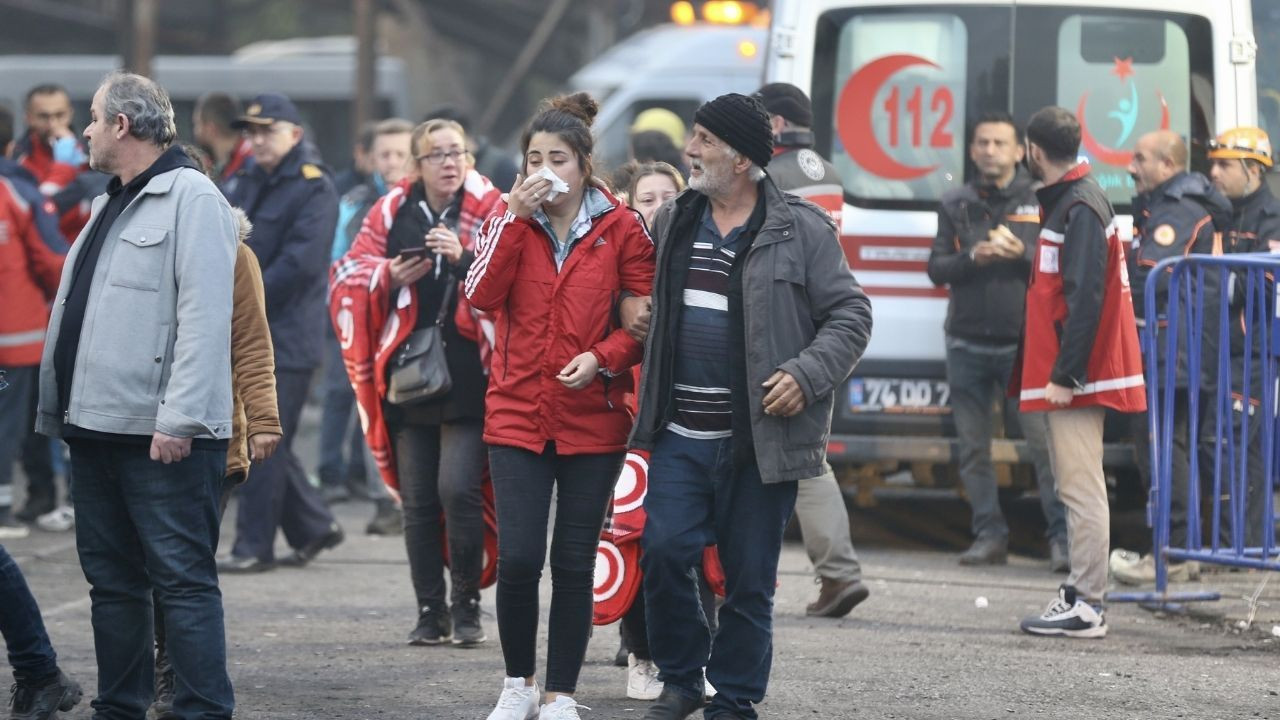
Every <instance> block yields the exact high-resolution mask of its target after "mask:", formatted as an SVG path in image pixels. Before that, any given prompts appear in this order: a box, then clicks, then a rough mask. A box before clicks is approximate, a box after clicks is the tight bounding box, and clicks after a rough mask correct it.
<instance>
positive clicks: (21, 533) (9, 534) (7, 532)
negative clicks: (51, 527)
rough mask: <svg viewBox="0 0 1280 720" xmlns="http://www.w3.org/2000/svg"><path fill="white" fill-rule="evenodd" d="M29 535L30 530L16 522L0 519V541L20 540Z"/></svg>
mask: <svg viewBox="0 0 1280 720" xmlns="http://www.w3.org/2000/svg"><path fill="white" fill-rule="evenodd" d="M30 534H31V528H29V527H27V526H26V525H23V524H22V523H20V522H18V521H17V520H13V519H10V518H8V517H0V540H20V539H22V538H24V537H26V536H28V535H30Z"/></svg>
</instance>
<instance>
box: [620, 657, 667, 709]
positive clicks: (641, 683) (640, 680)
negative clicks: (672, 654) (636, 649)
mask: <svg viewBox="0 0 1280 720" xmlns="http://www.w3.org/2000/svg"><path fill="white" fill-rule="evenodd" d="M661 694H662V681H661V680H659V679H658V668H657V667H656V666H655V665H654V664H653V661H652V660H641V659H639V658H637V657H636V655H635V653H630V654H628V655H627V697H629V698H631V699H632V700H657V699H658V696H659V695H661Z"/></svg>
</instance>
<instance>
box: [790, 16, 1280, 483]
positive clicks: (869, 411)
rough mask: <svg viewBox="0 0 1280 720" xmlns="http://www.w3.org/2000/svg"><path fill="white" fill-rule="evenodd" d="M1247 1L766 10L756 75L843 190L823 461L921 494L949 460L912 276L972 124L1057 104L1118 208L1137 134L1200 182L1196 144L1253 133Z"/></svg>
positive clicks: (930, 338)
mask: <svg viewBox="0 0 1280 720" xmlns="http://www.w3.org/2000/svg"><path fill="white" fill-rule="evenodd" d="M1256 4H1257V6H1258V7H1257V8H1256V9H1252V10H1253V12H1252V13H1251V7H1250V3H1249V2H1248V0H1129V1H1127V2H1126V1H1122V0H1071V1H1068V0H1016V2H1015V1H1013V0H949V1H939V0H897V1H896V2H884V1H883V0H880V1H875V0H777V1H776V2H775V3H774V6H773V26H772V30H771V32H772V35H771V38H770V47H769V52H768V53H767V57H766V60H765V63H766V77H767V79H768V80H770V81H785V82H790V83H794V84H795V85H798V86H799V87H801V88H803V89H805V90H806V91H808V92H809V94H810V96H811V97H812V98H813V114H814V117H815V118H816V120H815V127H814V131H815V135H816V140H817V148H816V149H817V151H818V152H819V153H820V154H822V155H824V156H827V157H828V158H830V160H831V162H832V163H834V165H835V166H836V168H837V169H838V170H839V171H840V173H841V176H842V178H843V180H844V196H845V205H844V216H843V227H842V229H841V231H842V237H841V241H842V243H843V245H844V248H845V252H846V254H847V256H848V258H849V264H850V266H851V267H852V268H853V270H854V272H855V273H856V274H857V276H858V279H859V280H860V281H861V282H862V284H863V286H864V287H865V289H866V290H867V292H868V294H869V295H870V296H871V301H872V307H873V312H874V318H875V330H874V332H873V334H872V339H871V344H870V346H869V347H868V348H867V353H866V356H865V358H864V359H863V361H862V363H861V364H860V365H859V367H858V369H857V371H856V374H855V377H854V378H853V379H852V380H851V381H850V382H849V383H848V384H847V385H846V386H845V388H844V390H843V391H842V395H841V397H840V398H839V399H838V402H837V405H836V411H835V417H834V421H833V423H834V427H833V437H832V440H831V443H830V446H829V448H828V452H829V456H830V459H831V461H832V463H833V464H834V465H837V466H839V467H841V468H843V469H844V470H845V471H846V472H848V471H850V470H852V469H854V468H868V467H877V468H885V467H888V468H894V467H901V466H903V464H906V463H910V464H911V467H912V469H913V470H914V471H915V473H914V474H915V477H916V479H917V481H923V482H927V483H932V482H935V481H937V480H940V479H942V477H941V476H942V475H943V474H944V473H949V472H950V470H949V469H948V468H949V467H951V466H954V461H955V458H957V457H958V453H957V450H956V444H955V441H954V437H953V436H954V430H953V428H952V424H951V419H950V414H949V408H948V397H949V388H948V387H947V383H946V375H945V364H944V338H943V320H944V318H945V313H946V303H947V291H946V288H938V287H934V286H933V284H932V283H931V282H930V281H929V278H928V276H927V275H926V272H925V270H926V262H927V260H928V257H929V251H930V247H931V244H932V241H933V237H934V234H935V232H936V229H937V217H936V210H937V203H938V200H939V198H940V197H941V196H942V194H943V193H944V192H946V191H947V190H948V189H951V188H954V187H957V186H959V185H961V184H963V183H964V182H965V181H966V180H968V179H969V178H970V177H971V176H972V174H973V172H974V168H973V167H972V164H971V163H970V162H969V161H968V150H967V147H966V143H967V137H968V133H969V131H970V130H971V127H972V124H973V121H974V119H975V118H976V117H978V116H979V115H980V114H981V113H983V112H984V111H987V110H992V109H1002V110H1006V111H1009V112H1010V113H1012V114H1013V116H1014V118H1015V119H1016V120H1017V121H1018V122H1019V123H1025V122H1026V120H1027V119H1028V118H1029V117H1030V115H1031V114H1032V113H1034V112H1035V111H1036V110H1037V109H1039V108H1041V107H1044V106H1046V105H1061V106H1063V107H1066V108H1069V109H1070V110H1072V111H1073V112H1075V113H1076V114H1077V115H1078V116H1079V118H1080V120H1081V124H1082V126H1083V131H1084V132H1083V134H1084V140H1083V143H1082V149H1081V153H1082V159H1084V160H1087V161H1088V162H1089V163H1091V165H1092V166H1093V174H1094V177H1095V178H1097V179H1098V181H1099V182H1100V183H1101V184H1102V185H1103V187H1104V188H1106V189H1107V193H1108V196H1109V197H1110V198H1111V201H1112V202H1113V203H1114V204H1115V206H1116V208H1117V210H1118V211H1120V212H1122V213H1123V212H1127V211H1128V208H1129V204H1130V200H1131V195H1132V193H1133V184H1132V181H1131V180H1130V178H1129V176H1128V173H1127V172H1126V170H1125V167H1126V166H1127V164H1128V162H1129V159H1130V150H1131V149H1132V147H1133V144H1134V142H1135V140H1136V139H1137V137H1138V136H1139V135H1141V134H1142V133H1144V132H1147V131H1149V130H1154V129H1156V128H1160V127H1167V128H1171V129H1173V130H1174V131H1176V132H1178V133H1179V134H1181V135H1183V136H1184V137H1187V138H1188V139H1189V140H1190V143H1191V148H1192V168H1193V169H1195V170H1200V171H1206V169H1207V162H1206V158H1205V152H1206V143H1207V141H1208V140H1209V139H1210V138H1212V137H1213V136H1214V135H1216V134H1217V133H1218V132H1220V131H1222V130H1224V129H1226V128H1229V127H1232V126H1236V125H1252V124H1255V123H1256V122H1257V121H1258V117H1257V99H1256V98H1257V87H1256V72H1255V65H1254V56H1255V48H1256V45H1255V43H1254V36H1253V19H1254V17H1255V15H1256V16H1257V17H1258V18H1259V21H1260V22H1262V21H1263V20H1264V19H1265V20H1266V22H1268V23H1274V22H1276V20H1277V18H1276V17H1275V16H1276V14H1277V13H1275V12H1274V6H1275V5H1280V3H1274V2H1270V1H1268V2H1266V3H1264V2H1262V1H1261V0H1258V2H1257V3H1256ZM1264 5H1266V6H1267V10H1266V11H1264V8H1263V6H1264ZM1269 32H1270V36H1271V37H1275V31H1274V29H1272V30H1270V31H1269ZM1270 52H1272V53H1274V52H1275V50H1274V48H1271V49H1270ZM1273 131H1274V128H1273ZM1117 429H1118V428H1117ZM1108 440H1109V444H1108V446H1107V451H1106V457H1105V460H1106V463H1107V464H1108V466H1109V467H1111V468H1115V467H1118V466H1125V465H1129V464H1131V463H1132V462H1133V453H1132V449H1131V448H1130V447H1129V446H1127V445H1126V444H1124V443H1123V437H1122V436H1121V434H1120V433H1118V432H1109V434H1108ZM994 451H995V459H996V461H997V462H1003V463H1013V462H1018V461H1020V460H1022V461H1025V460H1026V458H1027V457H1028V456H1027V454H1026V452H1025V447H1023V444H1022V443H1021V442H1017V441H1005V440H1001V441H997V442H996V443H995V448H994ZM871 474H872V475H874V474H875V473H871ZM863 477H866V474H864V475H863Z"/></svg>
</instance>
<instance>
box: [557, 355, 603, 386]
mask: <svg viewBox="0 0 1280 720" xmlns="http://www.w3.org/2000/svg"><path fill="white" fill-rule="evenodd" d="M598 372H600V362H599V361H598V360H596V356H595V353H593V352H590V351H588V352H584V353H582V354H581V355H579V356H578V357H576V358H574V359H572V360H570V361H569V364H568V365H565V366H564V369H562V370H561V371H560V374H559V375H557V376H556V379H557V380H559V381H560V382H561V383H563V384H564V386H565V387H567V388H569V389H570V390H581V389H582V388H584V387H586V386H587V385H590V384H591V380H592V379H593V378H594V377H595V376H596V373H598Z"/></svg>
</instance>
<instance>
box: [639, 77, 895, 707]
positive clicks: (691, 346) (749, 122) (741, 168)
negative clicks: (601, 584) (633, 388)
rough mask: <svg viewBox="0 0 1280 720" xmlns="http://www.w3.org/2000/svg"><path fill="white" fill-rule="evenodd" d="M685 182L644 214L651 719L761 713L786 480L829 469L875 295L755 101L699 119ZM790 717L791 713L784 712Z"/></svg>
mask: <svg viewBox="0 0 1280 720" xmlns="http://www.w3.org/2000/svg"><path fill="white" fill-rule="evenodd" d="M693 119H694V125H693V134H692V137H691V139H690V140H689V143H688V145H687V146H686V147H685V153H686V154H687V155H688V156H689V157H690V158H691V163H690V169H691V175H690V179H689V187H690V190H688V191H686V192H685V193H683V194H681V195H679V196H678V197H676V198H675V199H673V200H672V201H670V202H668V203H667V204H666V205H664V206H663V207H662V208H661V209H660V210H659V211H658V215H657V217H656V218H655V219H654V237H655V238H656V242H657V245H658V259H657V271H656V275H655V279H654V290H653V311H652V324H651V327H650V329H649V333H648V337H647V338H646V343H645V363H644V375H643V377H642V380H641V384H640V392H639V399H640V411H639V412H640V414H639V417H638V418H637V420H636V425H635V430H634V432H633V435H632V444H633V445H634V446H636V447H639V448H643V449H649V450H651V451H652V456H651V458H650V461H649V490H648V495H647V496H646V497H645V503H644V505H645V511H646V513H647V514H648V519H647V522H646V525H645V531H644V538H643V540H642V542H643V548H644V554H643V556H642V559H641V563H642V565H643V568H644V593H645V603H646V606H647V615H648V625H649V627H650V628H651V629H652V632H650V634H649V635H650V637H649V647H650V651H651V652H652V655H653V660H654V663H655V664H656V665H657V666H658V669H659V677H660V679H662V680H663V682H664V688H663V691H662V695H661V696H660V697H659V698H658V700H657V701H656V702H655V703H654V704H653V705H652V706H651V707H650V709H649V711H648V713H646V714H645V718H646V720H669V719H675V718H685V717H687V716H688V715H689V714H691V713H692V712H694V711H695V710H696V709H697V708H699V707H700V706H701V705H702V701H703V670H702V668H703V667H704V666H705V667H706V679H707V680H708V681H710V682H711V684H712V685H714V686H715V688H716V690H717V694H716V696H715V698H714V699H713V700H712V702H711V705H710V707H708V708H707V710H706V716H707V717H708V718H713V717H733V718H748V719H754V718H755V717H756V711H755V708H754V705H755V704H756V703H759V702H760V701H761V700H762V699H764V694H765V688H766V685H767V684H768V679H769V667H770V663H771V661H772V648H773V590H774V585H775V583H776V581H777V573H778V556H779V554H780V552H781V550H782V531H783V528H784V527H785V526H786V523H787V520H788V518H790V517H791V512H792V509H793V507H794V505H795V500H796V483H797V482H798V481H800V480H806V479H809V478H814V477H818V476H820V475H822V474H823V473H824V472H827V471H828V469H827V463H826V450H827V448H826V446H827V436H828V435H829V434H830V431H831V410H832V407H833V403H834V391H835V389H836V388H837V387H839V385H840V383H841V382H843V381H844V380H845V378H847V377H848V375H849V373H850V372H852V371H853V367H854V365H855V364H856V363H857V361H858V358H859V357H861V355H862V351H863V350H864V349H865V348H866V346H867V342H868V341H869V340H870V337H871V305H870V303H869V302H868V301H867V297H866V295H865V294H863V292H862V290H861V289H860V288H859V287H858V283H857V281H855V280H854V278H853V274H852V273H851V272H850V271H849V266H848V264H847V263H846V262H845V258H844V253H843V251H842V250H841V249H840V244H839V242H838V241H837V239H836V232H835V226H834V224H833V223H832V221H831V218H830V217H829V216H828V215H827V214H826V213H825V212H823V211H822V210H821V209H819V208H818V207H817V206H815V205H812V204H811V203H809V202H807V201H805V200H801V199H800V198H797V197H795V196H792V195H786V194H785V193H783V192H781V191H780V190H778V187H777V186H776V185H774V183H773V181H772V180H771V179H769V177H768V176H767V175H766V174H765V172H764V170H763V167H764V166H765V165H767V164H768V162H769V158H770V154H771V151H772V148H773V131H772V129H771V127H770V125H769V116H768V114H767V113H766V112H765V110H764V108H763V107H762V106H761V105H760V103H759V101H758V100H756V99H755V98H748V97H745V96H743V95H737V94H729V95H723V96H721V97H719V98H716V99H715V100H712V101H710V102H708V103H706V104H704V105H703V106H702V107H701V108H699V109H698V111H697V113H696V114H695V115H694V118H693ZM712 544H715V545H716V546H717V548H718V549H719V553H720V561H721V564H722V565H723V566H724V571H725V580H726V582H725V603H724V606H723V608H722V609H721V611H720V624H719V629H718V630H717V632H716V634H715V639H714V641H712V638H711V637H710V633H709V632H708V631H707V627H706V623H705V620H704V618H703V617H702V613H701V610H700V606H699V603H698V595H697V589H696V587H695V585H694V581H693V579H692V576H691V575H690V569H691V568H692V567H693V566H694V565H695V564H697V563H699V562H700V561H701V557H702V550H703V548H704V547H705V546H707V545H712ZM781 714H782V715H785V714H786V713H785V712H783V713H781Z"/></svg>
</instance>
